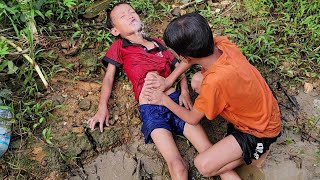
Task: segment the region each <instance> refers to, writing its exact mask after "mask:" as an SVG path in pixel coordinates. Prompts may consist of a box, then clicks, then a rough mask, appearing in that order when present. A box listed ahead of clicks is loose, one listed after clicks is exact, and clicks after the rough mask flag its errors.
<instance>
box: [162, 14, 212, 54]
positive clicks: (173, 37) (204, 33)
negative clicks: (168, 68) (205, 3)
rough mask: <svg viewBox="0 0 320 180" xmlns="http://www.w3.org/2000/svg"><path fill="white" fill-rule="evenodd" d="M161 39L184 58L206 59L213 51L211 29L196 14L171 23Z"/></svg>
mask: <svg viewBox="0 0 320 180" xmlns="http://www.w3.org/2000/svg"><path fill="white" fill-rule="evenodd" d="M163 39H164V41H165V43H166V45H167V46H169V47H170V48H171V49H173V50H174V51H175V52H176V53H177V54H179V55H181V56H184V57H193V58H201V57H207V56H209V55H212V54H213V51H214V42H213V35H212V31H211V28H210V27H209V24H208V22H207V21H206V19H205V18H204V17H202V16H201V15H200V14H198V13H189V14H185V15H183V16H180V17H178V18H176V19H174V20H173V21H171V22H170V23H169V25H168V26H167V28H166V30H165V32H164V35H163Z"/></svg>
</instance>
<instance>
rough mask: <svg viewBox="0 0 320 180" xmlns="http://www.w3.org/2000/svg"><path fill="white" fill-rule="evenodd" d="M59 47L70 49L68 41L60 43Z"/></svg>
mask: <svg viewBox="0 0 320 180" xmlns="http://www.w3.org/2000/svg"><path fill="white" fill-rule="evenodd" d="M60 45H61V47H62V48H63V49H69V48H70V42H69V41H62V42H61V44H60Z"/></svg>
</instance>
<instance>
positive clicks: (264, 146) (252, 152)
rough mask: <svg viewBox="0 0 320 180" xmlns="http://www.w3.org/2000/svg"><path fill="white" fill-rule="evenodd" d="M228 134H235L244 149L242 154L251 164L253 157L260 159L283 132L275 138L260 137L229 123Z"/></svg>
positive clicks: (247, 162)
mask: <svg viewBox="0 0 320 180" xmlns="http://www.w3.org/2000/svg"><path fill="white" fill-rule="evenodd" d="M227 126H228V130H227V134H228V135H233V136H234V137H235V138H236V140H237V142H238V143H239V145H240V147H241V149H242V152H243V154H242V156H243V159H244V161H245V162H246V164H251V163H252V161H251V159H259V157H260V156H261V155H262V154H264V153H265V152H266V151H267V150H269V147H270V145H271V144H272V143H274V142H275V141H276V140H277V138H278V137H280V136H281V133H279V135H278V136H277V137H274V138H258V137H255V136H253V135H251V134H247V133H244V132H241V131H239V130H237V129H235V128H234V126H233V125H232V124H231V123H229V124H228V125H227Z"/></svg>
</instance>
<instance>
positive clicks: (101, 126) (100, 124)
mask: <svg viewBox="0 0 320 180" xmlns="http://www.w3.org/2000/svg"><path fill="white" fill-rule="evenodd" d="M99 127H100V132H103V123H102V122H100V123H99Z"/></svg>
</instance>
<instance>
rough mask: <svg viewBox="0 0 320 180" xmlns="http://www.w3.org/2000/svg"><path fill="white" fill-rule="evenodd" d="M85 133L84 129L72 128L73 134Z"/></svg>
mask: <svg viewBox="0 0 320 180" xmlns="http://www.w3.org/2000/svg"><path fill="white" fill-rule="evenodd" d="M83 131H84V128H83V127H74V128H72V132H73V133H76V134H82V133H83Z"/></svg>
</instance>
